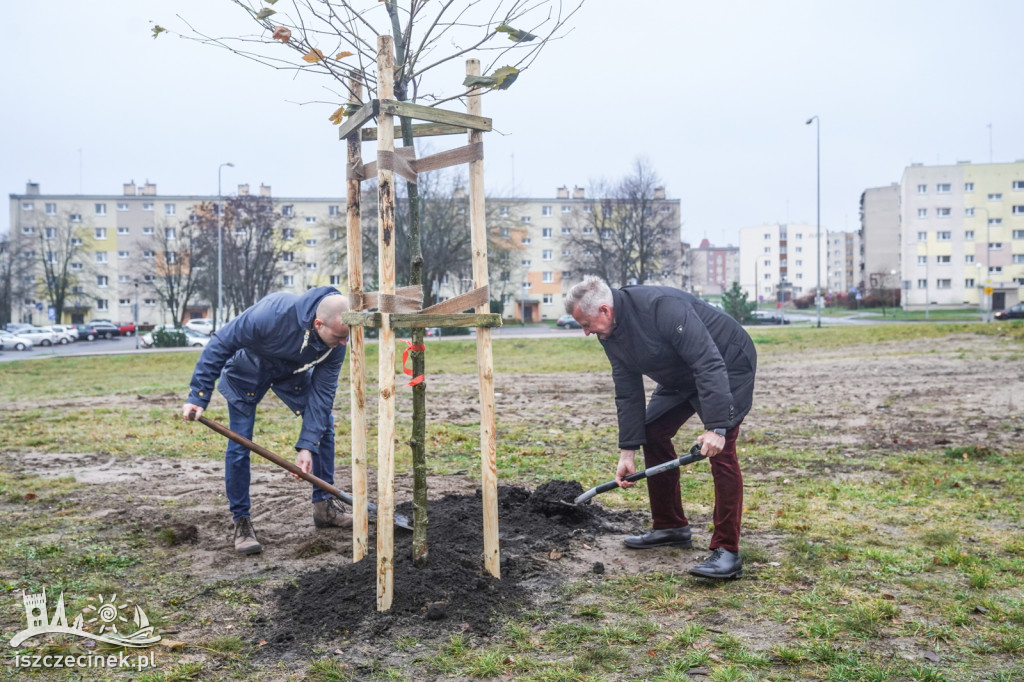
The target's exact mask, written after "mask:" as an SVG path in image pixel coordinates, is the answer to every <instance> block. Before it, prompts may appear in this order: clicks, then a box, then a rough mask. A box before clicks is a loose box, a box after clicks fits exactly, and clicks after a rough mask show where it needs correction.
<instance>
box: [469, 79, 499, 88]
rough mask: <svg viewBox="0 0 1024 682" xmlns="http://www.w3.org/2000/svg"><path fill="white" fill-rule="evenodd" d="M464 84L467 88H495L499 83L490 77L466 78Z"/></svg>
mask: <svg viewBox="0 0 1024 682" xmlns="http://www.w3.org/2000/svg"><path fill="white" fill-rule="evenodd" d="M462 84H463V85H464V86H466V87H467V88H477V87H481V88H493V87H494V86H495V85H497V84H498V81H496V80H495V79H493V78H491V77H490V76H466V80H464V81H462Z"/></svg>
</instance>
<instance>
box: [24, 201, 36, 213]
mask: <svg viewBox="0 0 1024 682" xmlns="http://www.w3.org/2000/svg"><path fill="white" fill-rule="evenodd" d="M21 210H22V211H34V210H36V205H35V204H34V203H33V202H31V201H23V202H21Z"/></svg>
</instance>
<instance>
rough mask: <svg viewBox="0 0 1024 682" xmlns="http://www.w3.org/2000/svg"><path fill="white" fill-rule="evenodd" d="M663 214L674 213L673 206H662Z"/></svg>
mask: <svg viewBox="0 0 1024 682" xmlns="http://www.w3.org/2000/svg"><path fill="white" fill-rule="evenodd" d="M661 212H662V213H671V212H672V207H671V206H662V207H661Z"/></svg>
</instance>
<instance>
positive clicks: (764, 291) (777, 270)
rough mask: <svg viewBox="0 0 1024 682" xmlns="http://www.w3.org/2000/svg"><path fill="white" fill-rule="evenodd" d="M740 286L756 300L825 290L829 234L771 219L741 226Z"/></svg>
mask: <svg viewBox="0 0 1024 682" xmlns="http://www.w3.org/2000/svg"><path fill="white" fill-rule="evenodd" d="M739 250H740V286H741V287H742V288H743V290H744V291H746V292H747V296H748V297H750V299H751V300H755V297H756V300H757V301H758V302H759V303H768V302H776V303H778V302H785V301H790V300H792V299H794V298H800V297H801V296H806V295H808V294H811V293H813V292H814V291H815V289H816V288H817V286H818V281H819V280H818V277H819V270H818V264H819V263H820V264H821V270H820V278H821V279H820V281H821V290H822V294H824V293H826V292H827V290H828V267H827V263H828V260H827V254H828V235H827V232H826V230H825V229H824V228H822V230H821V236H820V239H819V236H818V228H817V227H815V226H814V225H807V224H803V223H774V224H766V225H755V226H751V227H744V228H742V229H741V230H740V247H739Z"/></svg>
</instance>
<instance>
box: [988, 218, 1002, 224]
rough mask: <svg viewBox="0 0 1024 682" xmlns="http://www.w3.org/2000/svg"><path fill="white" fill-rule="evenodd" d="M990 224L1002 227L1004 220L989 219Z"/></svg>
mask: <svg viewBox="0 0 1024 682" xmlns="http://www.w3.org/2000/svg"><path fill="white" fill-rule="evenodd" d="M988 224H989V225H1002V224H1003V219H1002V218H989V219H988Z"/></svg>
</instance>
